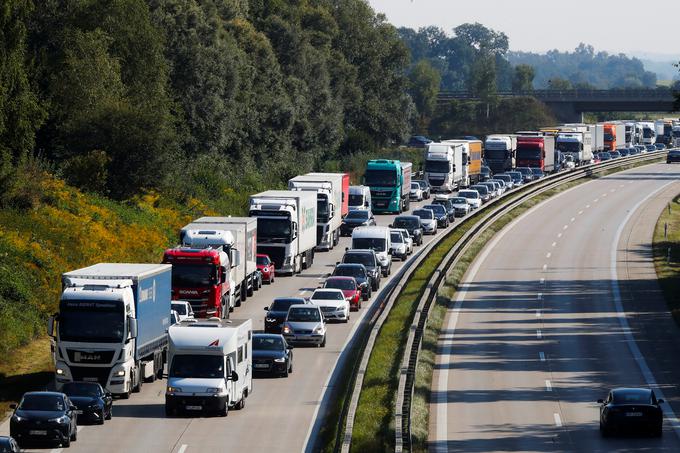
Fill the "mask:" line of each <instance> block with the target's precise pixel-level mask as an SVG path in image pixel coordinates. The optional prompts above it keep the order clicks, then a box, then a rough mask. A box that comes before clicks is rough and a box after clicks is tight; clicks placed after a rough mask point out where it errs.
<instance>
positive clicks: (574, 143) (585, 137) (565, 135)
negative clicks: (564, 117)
mask: <svg viewBox="0 0 680 453" xmlns="http://www.w3.org/2000/svg"><path fill="white" fill-rule="evenodd" d="M593 135H594V134H593V131H592V130H591V129H590V127H589V126H583V127H571V128H570V127H564V128H563V129H562V132H560V133H558V134H557V140H556V142H555V148H556V149H557V150H559V151H560V152H562V154H564V155H565V156H571V159H572V161H573V162H574V163H575V164H576V165H577V166H580V165H586V164H589V163H590V162H591V161H592V160H593V143H592V140H593Z"/></svg>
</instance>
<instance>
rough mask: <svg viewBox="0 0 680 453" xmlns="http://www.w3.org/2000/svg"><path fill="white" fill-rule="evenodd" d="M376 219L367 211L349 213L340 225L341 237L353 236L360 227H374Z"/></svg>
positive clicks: (359, 210)
mask: <svg viewBox="0 0 680 453" xmlns="http://www.w3.org/2000/svg"><path fill="white" fill-rule="evenodd" d="M375 224H376V223H375V217H374V216H373V213H371V211H369V210H367V209H357V210H354V211H349V212H348V213H347V215H346V216H345V218H344V219H342V223H341V224H340V236H351V235H352V231H354V229H355V228H356V227H360V226H374V225H375Z"/></svg>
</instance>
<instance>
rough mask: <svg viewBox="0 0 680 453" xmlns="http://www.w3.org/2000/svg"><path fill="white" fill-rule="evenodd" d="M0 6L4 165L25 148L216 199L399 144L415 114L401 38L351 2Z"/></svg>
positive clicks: (129, 180) (91, 185)
mask: <svg viewBox="0 0 680 453" xmlns="http://www.w3.org/2000/svg"><path fill="white" fill-rule="evenodd" d="M0 8H1V9H0V25H1V29H0V33H1V35H0V37H1V38H2V39H1V40H0V46H2V48H1V49H0V55H1V56H2V58H1V59H0V140H1V143H0V159H1V160H0V163H1V164H2V167H0V168H4V169H5V170H3V171H4V173H2V172H0V177H2V175H3V174H7V173H9V172H11V171H10V170H7V169H8V168H9V166H10V165H16V164H17V162H18V161H19V160H20V159H21V158H22V156H27V155H31V154H37V155H39V156H41V157H42V158H44V159H46V160H47V161H49V162H50V164H51V165H53V166H54V168H56V169H57V171H60V172H61V173H62V174H63V175H64V177H66V179H67V180H69V181H70V182H72V183H74V184H76V185H78V186H80V187H84V188H85V189H88V190H93V191H98V192H101V193H105V194H108V195H111V196H114V197H117V198H125V197H128V196H130V195H133V194H135V193H137V192H139V191H140V190H144V189H160V190H163V191H168V192H175V193H176V194H177V195H178V196H187V195H188V196H203V197H218V196H219V195H220V194H221V193H223V192H224V191H225V190H227V189H228V188H237V187H242V186H244V185H246V186H250V187H256V186H257V185H258V184H261V183H263V182H264V181H266V182H267V183H269V184H271V182H272V181H279V180H283V179H285V178H287V177H289V176H292V175H294V174H298V173H300V172H304V171H308V170H312V169H314V168H318V167H320V166H321V165H323V162H324V161H325V160H326V159H329V158H336V159H337V158H338V157H342V156H343V155H348V154H351V153H355V152H360V151H365V149H363V148H366V147H376V146H383V145H386V144H390V143H394V142H397V141H401V140H402V139H403V138H404V136H405V135H406V134H407V133H408V131H409V130H410V128H411V125H412V123H413V121H414V120H415V118H416V109H415V106H414V103H413V101H412V98H411V96H410V95H409V88H410V87H412V86H413V83H412V81H411V80H410V79H409V73H408V71H407V68H408V65H409V61H410V60H409V52H408V49H407V48H406V46H405V45H404V44H403V43H402V41H401V40H400V39H399V35H398V33H397V30H396V29H395V28H394V27H393V26H391V25H390V24H388V23H387V22H386V21H385V18H384V17H383V16H378V15H376V14H375V12H374V11H373V10H372V9H371V8H370V6H368V4H367V3H366V2H364V1H363V0H344V1H342V2H335V1H332V0H40V1H39V2H37V1H33V2H32V1H31V0H6V1H5V2H3V6H2V7H0ZM421 106H422V108H431V106H429V105H425V104H421ZM0 181H1V180H0Z"/></svg>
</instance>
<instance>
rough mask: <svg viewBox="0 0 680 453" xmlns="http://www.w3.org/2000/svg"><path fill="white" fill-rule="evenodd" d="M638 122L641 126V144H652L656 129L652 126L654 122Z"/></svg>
mask: <svg viewBox="0 0 680 453" xmlns="http://www.w3.org/2000/svg"><path fill="white" fill-rule="evenodd" d="M639 124H640V126H642V144H643V145H653V144H654V143H656V129H655V128H654V123H651V122H640V123H639Z"/></svg>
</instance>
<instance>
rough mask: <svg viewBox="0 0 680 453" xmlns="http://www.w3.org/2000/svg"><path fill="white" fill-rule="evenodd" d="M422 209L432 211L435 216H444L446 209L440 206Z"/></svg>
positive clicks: (432, 205) (433, 205)
mask: <svg viewBox="0 0 680 453" xmlns="http://www.w3.org/2000/svg"><path fill="white" fill-rule="evenodd" d="M423 209H429V210H430V211H433V212H434V213H435V214H437V215H446V208H444V206H442V205H440V204H431V205H428V206H425V207H424V208H423Z"/></svg>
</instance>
